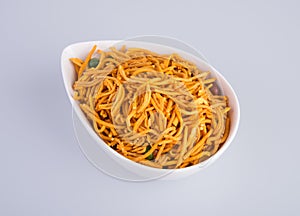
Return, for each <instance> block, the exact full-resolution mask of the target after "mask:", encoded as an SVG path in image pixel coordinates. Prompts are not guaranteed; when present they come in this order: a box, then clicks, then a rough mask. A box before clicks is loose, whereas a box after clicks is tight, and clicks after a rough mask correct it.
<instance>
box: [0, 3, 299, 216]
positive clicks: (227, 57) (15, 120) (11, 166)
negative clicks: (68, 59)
mask: <svg viewBox="0 0 300 216" xmlns="http://www.w3.org/2000/svg"><path fill="white" fill-rule="evenodd" d="M299 9H300V4H299V1H296V0H295V1H188V0H185V1H162V0H161V1H154V0H152V1H110V0H107V1H99V0H98V1H76V0H74V1H33V0H28V1H19V2H17V1H1V2H0V24H1V25H0V26H1V28H0V29H1V30H0V39H1V40H0V59H1V66H0V70H1V79H0V92H1V97H0V98H1V100H0V104H1V106H0V142H1V151H0V171H1V172H0V215H3V216H10V215H12V216H15V215H28V216H35V215H36V216H41V215H59V216H60V215H62V216H66V215H72V216H77V215H78V216H79V215H85V216H86V215H89V216H94V215H145V216H147V215H149V216H150V215H230V216H233V215H251V216H252V215H272V216H275V215H299V211H300V206H299V199H300V188H299V182H300V175H299V164H300V159H299V151H300V141H299V134H300V130H299V129H300V126H299V120H300V116H299V109H300V103H299V100H300V99H299V79H300V75H299V74H300V70H299V69H300V63H299V62H300V55H299V53H300V51H299V50H300V43H299V38H300V28H299V26H300V25H299V24H300V21H299V20H300V13H299ZM142 34H157V35H165V36H172V37H175V38H178V39H180V40H183V41H185V42H187V43H189V44H190V45H191V46H193V47H195V48H196V49H198V50H199V51H201V52H203V53H204V54H205V55H206V57H207V58H208V59H209V61H210V63H211V64H212V65H214V66H215V67H216V68H217V69H218V70H219V71H220V72H221V73H222V74H223V75H224V76H225V77H226V78H227V79H228V81H229V82H230V83H231V84H232V86H233V87H234V89H235V90H236V92H237V94H238V96H239V99H240V103H241V104H240V105H241V124H240V128H239V132H238V134H237V137H236V139H235V140H234V142H233V143H232V145H231V146H230V148H229V149H228V151H227V152H226V153H225V154H224V155H223V156H222V157H221V158H220V160H219V161H217V162H216V163H215V164H213V165H212V166H211V167H209V168H208V169H206V170H204V171H202V172H199V173H197V174H196V175H194V176H191V177H189V178H186V179H182V180H179V181H153V182H147V183H129V182H124V181H119V180H116V179H113V178H111V177H109V176H106V175H105V174H103V173H101V172H100V171H98V170H97V169H95V168H94V167H93V166H92V165H91V164H90V163H89V162H88V161H87V160H86V159H85V157H84V156H83V154H82V153H81V151H80V149H79V147H78V144H77V141H76V138H75V136H74V132H73V127H72V112H71V105H70V104H69V102H68V99H67V96H66V93H65V90H64V87H63V83H62V78H61V71H60V55H61V51H62V50H63V48H64V47H65V46H67V45H69V44H71V43H74V42H79V41H88V40H103V39H124V38H128V37H133V36H136V35H142Z"/></svg>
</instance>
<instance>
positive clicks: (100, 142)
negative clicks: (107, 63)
mask: <svg viewBox="0 0 300 216" xmlns="http://www.w3.org/2000/svg"><path fill="white" fill-rule="evenodd" d="M119 42H122V40H99V41H83V42H76V43H72V44H69V45H68V46H66V47H65V48H64V49H63V51H62V53H61V72H62V77H63V82H64V87H65V91H66V94H67V96H68V98H69V101H70V102H71V105H72V109H73V110H74V111H75V113H76V115H77V116H78V118H79V119H80V121H81V123H82V124H83V125H84V127H85V128H86V130H87V132H88V133H89V135H90V136H91V137H92V138H93V139H94V140H95V141H96V143H97V144H98V145H99V146H100V147H101V148H102V149H103V150H104V151H105V152H106V153H109V154H113V155H114V156H116V157H117V158H119V159H120V160H124V162H126V163H130V164H131V165H133V166H136V167H138V168H142V169H145V170H149V171H154V172H164V173H165V172H166V171H167V172H168V173H169V172H170V173H173V172H176V173H181V172H187V171H190V170H194V169H198V168H200V169H201V168H204V167H206V166H207V165H208V164H211V163H212V162H214V161H216V160H217V159H218V158H219V157H220V156H221V155H222V154H223V153H224V152H225V151H226V150H227V149H228V147H229V146H230V144H231V143H232V141H233V140H234V138H235V136H236V134H237V131H238V127H239V122H240V105H239V100H238V97H237V95H236V93H235V91H234V89H233V88H232V86H231V85H230V83H229V82H228V81H227V80H226V79H225V77H224V76H223V75H222V74H221V73H220V72H219V71H218V70H216V69H215V68H214V67H213V66H212V65H211V64H209V63H208V62H206V61H204V60H202V59H201V58H199V57H198V56H195V55H193V54H191V53H188V52H186V51H183V50H180V49H177V48H174V47H169V46H164V45H161V44H156V43H152V42H150V43H151V44H155V45H157V46H162V47H169V48H171V49H172V50H179V51H180V52H181V53H184V54H185V55H188V56H192V57H193V58H195V59H196V60H197V61H199V62H201V63H202V64H204V65H206V66H208V67H210V68H211V69H212V71H213V72H214V73H215V74H216V75H217V76H218V79H221V80H222V82H224V83H225V84H226V85H227V87H228V88H229V91H230V92H231V93H232V96H233V100H232V101H234V102H235V103H234V104H235V105H236V109H235V112H236V123H235V125H233V127H232V128H231V129H230V131H229V137H228V138H227V140H226V141H225V142H224V143H223V145H222V147H221V148H220V149H219V150H218V151H217V152H216V153H215V154H214V155H212V156H211V157H210V158H208V159H207V160H205V161H202V162H200V163H198V164H195V165H192V166H189V167H184V168H180V169H161V168H155V167H150V166H147V165H143V164H140V163H137V162H135V161H132V160H130V159H128V158H126V157H125V156H123V155H121V154H119V153H118V152H116V151H115V150H114V149H112V148H111V147H109V146H108V145H107V144H106V143H105V141H104V140H102V139H101V138H100V137H99V136H98V134H96V132H95V131H94V129H93V128H92V127H91V125H89V127H87V125H86V123H87V122H86V121H88V120H87V118H86V117H85V115H84V113H83V112H82V110H81V109H80V107H79V103H78V101H75V100H74V99H73V97H72V94H71V93H72V92H69V88H68V86H67V77H66V73H68V72H70V71H68V72H67V71H65V66H64V64H65V61H69V59H68V58H65V55H66V53H67V52H68V50H69V49H72V47H74V46H80V45H83V46H84V45H91V46H92V45H94V44H107V45H108V44H109V45H108V47H110V46H112V45H114V44H117V43H119ZM131 42H132V41H131ZM137 42H138V43H148V44H150V43H149V42H141V41H137ZM72 73H74V71H72ZM71 89H72V88H71ZM83 117H84V118H85V119H83Z"/></svg>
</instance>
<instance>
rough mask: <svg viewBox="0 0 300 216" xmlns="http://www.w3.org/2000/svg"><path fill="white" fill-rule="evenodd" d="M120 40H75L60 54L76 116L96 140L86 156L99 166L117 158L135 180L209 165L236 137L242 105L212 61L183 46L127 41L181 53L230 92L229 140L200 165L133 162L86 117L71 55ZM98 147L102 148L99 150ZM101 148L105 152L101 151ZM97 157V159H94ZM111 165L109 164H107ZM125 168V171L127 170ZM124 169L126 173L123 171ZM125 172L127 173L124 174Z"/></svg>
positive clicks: (174, 174) (179, 173)
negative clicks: (158, 165) (164, 166)
mask: <svg viewBox="0 0 300 216" xmlns="http://www.w3.org/2000/svg"><path fill="white" fill-rule="evenodd" d="M118 42H120V41H89V42H82V43H76V44H71V45H69V46H68V47H66V48H65V49H64V50H63V52H62V56H61V68H62V76H63V80H64V85H65V89H66V92H67V95H68V97H69V100H70V102H71V104H72V106H73V109H74V112H75V115H76V118H78V119H79V120H80V122H81V123H82V125H83V128H85V129H86V131H87V133H88V135H89V136H90V137H91V138H92V139H93V140H94V142H90V143H89V145H90V147H89V148H88V149H86V150H85V151H84V153H85V154H86V156H87V157H88V158H90V160H92V162H93V163H94V164H95V165H96V166H97V165H99V166H98V167H103V165H104V164H107V163H112V161H114V162H116V164H117V165H118V166H119V167H117V168H116V166H114V167H115V168H114V169H121V170H122V171H123V172H122V173H123V174H120V175H119V176H117V177H118V178H123V179H127V177H126V172H127V171H128V173H130V174H131V176H132V174H133V177H131V180H136V181H145V180H151V179H158V178H160V179H178V178H181V177H185V176H189V175H191V174H194V173H196V172H198V171H199V170H201V169H204V168H205V167H207V166H208V165H210V164H212V163H213V162H215V161H216V160H217V159H218V158H219V157H220V156H221V155H222V154H223V153H224V152H225V150H226V149H227V148H228V147H229V145H230V144H231V142H232V141H233V139H234V137H235V135H236V133H237V130H238V125H239V120H240V108H239V102H238V99H237V96H236V94H235V92H234V90H233V89H232V87H231V85H230V84H229V83H228V82H227V80H226V79H225V78H224V77H223V76H222V75H221V74H220V73H219V72H218V71H217V70H216V69H215V68H213V67H212V66H211V65H209V64H208V63H207V62H205V61H203V60H201V59H200V58H198V57H196V56H194V55H191V54H189V53H186V52H184V51H182V50H178V49H176V48H172V47H168V46H163V45H158V44H154V43H147V42H134V41H127V42H126V46H127V47H143V48H145V49H149V50H151V51H154V52H157V53H162V54H163V53H165V54H167V53H178V54H179V55H181V56H182V57H183V58H185V59H187V60H190V61H192V62H193V63H195V64H196V65H197V66H198V67H199V69H201V70H206V71H211V72H213V73H215V75H216V76H217V79H218V81H219V82H220V84H221V85H222V88H223V91H224V94H225V95H226V96H228V98H229V106H230V107H231V111H230V112H229V115H230V118H231V124H230V132H229V136H228V138H227V140H226V142H225V143H224V144H223V146H222V147H221V148H220V149H219V150H218V151H217V153H216V154H214V155H213V156H212V157H210V158H209V159H208V160H205V161H203V162H201V163H199V164H197V165H194V166H190V167H187V168H183V169H173V170H169V169H157V168H152V167H148V166H145V165H141V164H139V163H136V162H133V161H131V160H129V159H127V158H126V157H124V156H122V155H120V154H119V153H117V152H116V151H115V150H113V149H112V148H110V147H109V146H108V145H106V144H105V142H104V141H103V140H102V139H101V138H100V137H99V136H98V135H97V134H96V133H95V131H94V130H93V127H92V126H91V124H90V123H89V121H88V120H87V118H86V117H85V115H84V113H83V112H82V111H81V109H80V107H79V103H78V102H77V101H75V100H74V99H73V93H74V91H73V89H72V85H73V83H74V81H75V71H74V68H73V65H72V63H71V62H70V60H69V59H70V58H74V57H79V58H84V57H85V56H86V55H87V53H88V52H89V50H90V49H91V48H92V46H93V45H95V44H96V45H97V46H98V47H99V48H100V49H102V50H103V49H107V48H109V47H110V46H115V45H116V44H118ZM98 151H99V152H98ZM100 151H102V152H100ZM97 153H99V155H100V154H102V155H103V153H105V154H106V156H108V157H109V158H111V159H112V160H105V157H99V158H98V157H97ZM91 158H94V159H91ZM108 167H109V166H108ZM124 170H125V172H124ZM105 172H106V173H110V171H109V170H106V171H105ZM124 173H125V174H124ZM122 175H124V176H122Z"/></svg>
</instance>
